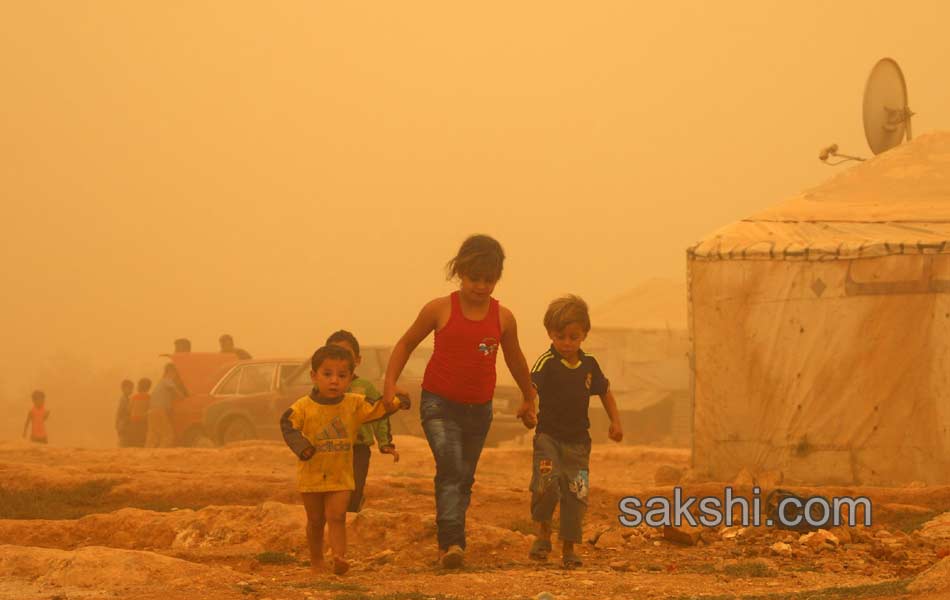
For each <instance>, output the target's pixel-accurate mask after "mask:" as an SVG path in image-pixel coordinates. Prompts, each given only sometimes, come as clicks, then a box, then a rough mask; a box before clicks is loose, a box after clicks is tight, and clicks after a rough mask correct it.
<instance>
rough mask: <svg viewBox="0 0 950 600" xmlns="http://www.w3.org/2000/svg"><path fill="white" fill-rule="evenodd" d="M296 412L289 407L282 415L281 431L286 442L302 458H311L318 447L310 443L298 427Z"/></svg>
mask: <svg viewBox="0 0 950 600" xmlns="http://www.w3.org/2000/svg"><path fill="white" fill-rule="evenodd" d="M295 416H296V414H295V413H294V409H293V407H290V408H288V409H287V410H286V411H285V412H284V414H283V415H281V417H280V433H281V434H282V435H283V436H284V442H285V443H286V444H287V446H288V447H289V448H290V449H291V451H293V453H294V454H296V455H297V457H298V458H299V459H300V460H309V459H310V457H312V456H313V453H314V452H315V451H316V449H315V448H314V447H313V444H311V443H310V440H308V439H307V438H306V437H304V434H303V433H302V432H301V431H300V429H298V428H297V427H296V426H295V425H298V424H299V423H295V422H294V421H295V420H296V419H295Z"/></svg>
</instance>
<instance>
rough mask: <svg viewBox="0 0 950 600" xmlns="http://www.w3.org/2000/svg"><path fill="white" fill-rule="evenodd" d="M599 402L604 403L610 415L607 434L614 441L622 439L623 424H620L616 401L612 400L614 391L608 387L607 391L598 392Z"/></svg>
mask: <svg viewBox="0 0 950 600" xmlns="http://www.w3.org/2000/svg"><path fill="white" fill-rule="evenodd" d="M600 403H601V404H603V405H604V410H606V411H607V415H608V416H609V417H610V430H609V431H608V432H607V436H608V437H609V438H610V439H612V440H613V441H615V442H619V441H621V440H623V426H622V425H621V424H620V411H619V410H617V401H616V400H614V393H613V392H611V391H610V390H609V389H608V390H607V393H605V394H600Z"/></svg>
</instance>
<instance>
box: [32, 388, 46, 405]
mask: <svg viewBox="0 0 950 600" xmlns="http://www.w3.org/2000/svg"><path fill="white" fill-rule="evenodd" d="M30 398H32V400H33V402H36V401H37V400H46V393H45V392H44V391H43V390H33V393H32V394H30Z"/></svg>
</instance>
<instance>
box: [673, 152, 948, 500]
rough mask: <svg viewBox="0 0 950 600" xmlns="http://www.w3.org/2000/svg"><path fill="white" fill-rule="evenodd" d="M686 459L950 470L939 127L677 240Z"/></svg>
mask: <svg viewBox="0 0 950 600" xmlns="http://www.w3.org/2000/svg"><path fill="white" fill-rule="evenodd" d="M687 283H688V288H689V311H690V332H691V338H692V356H693V360H694V363H693V383H692V397H693V432H694V439H693V466H694V469H696V470H697V471H698V472H699V473H700V474H704V475H706V476H709V477H712V478H716V479H722V480H729V479H731V478H732V477H734V476H735V475H736V473H737V472H738V471H739V470H740V469H742V468H747V469H749V470H751V471H753V472H755V471H765V470H781V471H783V472H784V474H785V476H786V478H787V479H788V480H791V481H798V482H804V483H843V484H848V483H862V484H884V485H887V484H896V483H903V482H910V481H915V480H919V481H924V482H930V483H938V482H939V483H947V482H948V481H950V414H948V413H950V386H948V383H950V381H948V380H950V293H948V292H950V134H948V133H932V134H928V135H924V136H920V137H919V138H917V139H916V140H914V141H913V142H912V143H909V144H905V145H902V146H899V147H897V148H895V149H893V150H890V151H888V152H886V153H884V154H881V155H879V156H877V157H875V158H873V159H871V160H869V161H867V162H865V163H861V164H858V165H856V166H853V167H851V168H849V169H847V170H846V171H843V172H842V173H840V174H839V175H838V176H836V177H834V178H833V179H831V180H830V181H828V182H827V183H825V184H823V185H821V186H819V187H817V188H815V189H813V190H810V191H808V192H805V193H803V194H801V195H799V196H797V197H794V198H792V199H790V200H788V201H786V202H783V203H781V204H778V205H777V206H775V207H773V208H771V209H769V210H766V211H764V212H762V213H759V214H757V215H754V216H753V217H751V218H748V219H744V220H742V221H739V222H736V223H733V224H731V225H729V226H727V227H724V228H723V229H721V230H719V231H717V232H715V233H714V234H712V235H711V236H709V237H708V238H706V239H704V240H703V241H701V242H699V243H697V244H696V245H694V246H693V247H691V248H690V249H689V250H688V282H687Z"/></svg>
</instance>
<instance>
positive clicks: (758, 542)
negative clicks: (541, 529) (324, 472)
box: [0, 437, 950, 600]
mask: <svg viewBox="0 0 950 600" xmlns="http://www.w3.org/2000/svg"><path fill="white" fill-rule="evenodd" d="M397 444H398V446H399V448H400V450H401V452H402V459H401V460H400V462H399V463H398V464H393V462H392V459H391V458H390V457H388V456H381V455H379V454H375V455H374V456H373V461H372V465H371V469H370V478H369V483H368V489H367V493H368V500H367V503H366V507H365V508H364V510H363V511H362V512H361V513H360V514H359V515H351V516H350V519H349V521H348V535H349V543H350V547H349V556H350V557H351V558H352V559H353V563H354V568H353V570H352V571H351V572H350V573H348V574H347V575H345V576H343V577H337V576H333V575H323V576H320V577H314V576H312V575H311V574H310V571H309V569H308V568H307V566H306V561H307V559H308V556H307V553H306V549H305V539H304V523H305V517H304V513H303V509H302V507H301V505H300V504H299V502H298V499H297V495H296V493H295V490H294V461H295V459H294V457H293V456H292V455H291V454H290V452H289V451H288V450H287V449H286V448H285V447H283V445H282V444H279V443H270V442H260V443H244V444H238V445H234V446H230V447H226V448H212V449H184V448H182V449H168V450H144V449H113V450H83V449H69V448H57V447H39V446H35V445H27V444H25V443H20V442H6V443H0V599H11V600H13V599H15V600H30V599H34V598H36V599H44V600H54V599H58V600H72V599H101V598H122V599H129V600H132V599H136V600H169V599H174V598H208V599H211V600H225V599H232V598H233V599H237V598H241V599H247V600H265V599H270V600H304V599H333V600H383V599H386V600H422V599H426V598H431V599H442V600H448V599H476V598H479V599H480V598H484V599H516V598H537V597H542V598H543V597H546V596H544V595H543V593H544V592H547V593H549V594H550V597H552V598H556V599H558V600H561V599H566V598H574V599H580V598H583V599H585V600H594V599H601V598H615V599H627V598H657V599H660V598H670V599H678V600H685V599H687V598H713V599H718V600H724V599H726V598H747V599H751V598H757V599H762V598H769V599H779V598H798V599H802V600H803V599H805V598H816V599H818V598H820V599H823V600H831V599H836V598H890V597H915V598H928V599H935V598H943V597H950V564H948V562H947V561H950V559H947V560H941V559H942V558H943V557H944V556H945V555H946V554H948V552H950V517H948V516H946V515H944V512H945V511H948V510H950V486H929V487H928V486H923V485H921V486H916V487H904V488H854V487H852V488H821V489H818V490H816V489H803V488H797V487H795V486H789V485H783V487H787V488H791V489H793V490H796V491H798V492H799V493H801V494H802V495H808V494H810V493H814V492H819V493H821V494H822V495H825V496H836V495H837V496H841V495H850V496H856V495H860V494H866V495H868V496H869V497H870V498H871V499H872V501H873V503H874V510H873V518H874V524H873V525H872V526H871V527H870V528H854V529H835V530H832V531H831V534H833V536H834V537H830V536H828V535H826V534H824V533H820V534H816V535H813V536H811V537H810V538H806V539H804V540H803V539H801V534H800V533H797V532H789V531H782V530H778V529H773V528H765V527H760V528H747V529H742V528H738V527H733V528H718V529H711V528H710V529H703V530H701V531H693V532H686V535H685V536H680V537H681V538H684V539H680V538H677V541H679V542H681V543H676V542H674V541H671V540H670V539H668V537H670V538H676V537H677V536H676V535H675V532H672V533H671V532H667V533H666V535H665V534H664V531H662V530H658V529H653V528H649V527H644V526H641V527H638V528H625V527H622V526H620V525H619V523H618V519H617V517H618V509H617V503H618V501H619V499H620V498H622V497H624V496H629V495H636V496H638V497H640V498H646V497H649V496H653V495H658V494H660V495H667V496H668V495H670V494H671V492H672V489H673V485H674V483H675V482H676V480H677V479H680V480H681V481H680V484H681V485H682V486H683V489H684V493H686V494H695V495H710V494H717V493H718V494H719V495H721V494H722V489H723V486H725V485H727V484H726V483H722V482H719V483H713V482H702V483H697V482H693V483H690V482H689V476H688V469H687V467H688V461H689V457H688V453H687V452H686V451H685V450H676V449H664V448H647V447H635V446H616V445H610V446H607V445H604V446H595V447H594V451H593V454H592V457H591V492H590V498H591V501H590V506H589V511H588V515H587V525H586V529H585V531H586V533H585V539H588V540H590V541H588V542H586V543H584V544H582V545H581V547H580V549H579V552H580V554H581V556H582V558H583V560H584V566H583V567H581V568H580V569H577V570H574V571H565V570H562V569H561V568H560V567H559V562H558V560H557V558H558V553H557V551H555V553H554V554H553V555H552V558H551V560H550V561H549V562H548V563H546V564H539V563H535V562H533V561H531V560H529V559H528V557H527V552H528V548H529V546H530V544H531V540H532V523H531V521H530V517H529V512H528V505H529V493H528V491H527V485H528V480H529V478H530V463H531V453H530V448H529V447H528V446H526V445H523V444H521V445H519V444H512V445H511V446H509V447H502V448H493V449H486V450H485V451H484V453H483V455H482V460H481V462H480V464H479V469H478V473H477V482H476V485H475V490H474V493H473V503H472V507H471V508H470V510H469V514H468V523H469V525H468V539H469V548H468V552H467V556H466V566H465V567H464V568H463V569H461V570H459V571H455V572H444V571H442V570H440V569H439V568H438V567H437V565H436V555H437V548H436V543H435V520H434V512H435V508H434V500H433V496H432V487H433V483H432V477H433V474H434V466H433V462H432V459H431V455H430V453H429V450H428V447H427V446H426V444H425V442H424V440H421V439H418V438H409V437H406V438H397ZM657 481H660V482H661V483H664V485H658V483H657ZM729 484H734V485H736V486H737V490H738V491H740V492H741V491H742V490H743V489H745V490H746V493H749V490H750V489H751V480H743V481H737V482H729ZM763 485H766V484H764V483H763ZM767 487H768V486H767V485H766V488H767ZM717 490H718V492H717ZM595 540H596V541H595ZM693 542H696V543H695V545H693ZM783 543H784V544H786V545H785V546H783V545H782V544H783ZM773 546H775V548H774V549H773ZM556 547H557V546H556ZM928 569H930V570H928Z"/></svg>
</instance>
